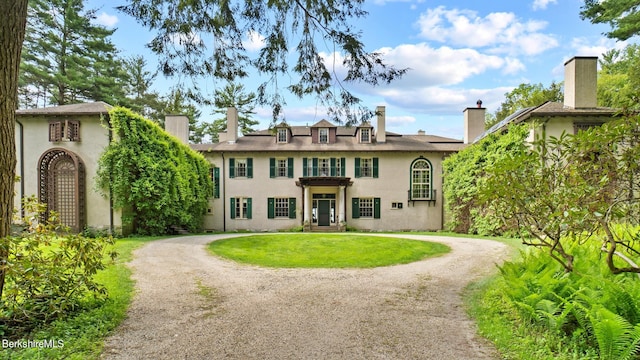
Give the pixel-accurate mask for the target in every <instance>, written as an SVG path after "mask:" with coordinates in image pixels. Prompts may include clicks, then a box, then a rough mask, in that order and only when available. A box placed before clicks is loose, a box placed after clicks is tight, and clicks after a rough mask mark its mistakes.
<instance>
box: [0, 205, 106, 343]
mask: <svg viewBox="0 0 640 360" xmlns="http://www.w3.org/2000/svg"><path fill="white" fill-rule="evenodd" d="M25 208H26V209H27V212H28V213H29V214H30V217H29V219H31V221H32V223H30V224H27V227H26V228H27V229H28V230H27V231H26V232H23V233H21V234H20V235H19V236H12V237H10V238H9V239H8V242H6V244H8V249H7V250H8V254H9V256H8V259H7V267H6V275H7V278H6V284H5V288H4V293H3V297H2V299H1V301H2V306H0V337H3V338H22V337H23V336H25V335H26V334H28V333H29V332H30V331H31V330H32V329H34V328H35V327H37V326H41V325H43V324H46V323H49V322H51V321H54V320H56V319H60V318H64V317H66V316H69V314H72V313H74V312H76V311H78V310H80V309H81V308H83V307H85V306H87V304H88V303H89V302H88V300H89V299H90V298H97V299H100V300H104V299H105V298H106V295H107V294H106V290H105V288H104V287H103V286H102V285H100V284H98V283H97V282H96V281H95V280H94V275H95V274H96V273H97V272H98V271H99V270H102V269H104V268H105V262H104V256H105V254H106V246H107V245H111V244H113V240H112V239H111V238H110V237H106V238H95V239H88V238H85V237H83V236H81V235H76V234H65V235H62V234H59V233H58V232H59V231H61V230H64V229H62V228H61V227H60V225H59V224H58V221H57V219H56V215H55V214H53V215H52V216H51V218H50V219H48V220H47V221H46V223H43V222H40V221H37V220H36V219H40V218H41V216H42V215H43V214H44V211H45V210H46V206H45V205H42V204H38V203H37V202H36V201H35V199H29V200H28V201H27V202H25ZM111 255H112V258H113V257H115V253H113V254H111Z"/></svg>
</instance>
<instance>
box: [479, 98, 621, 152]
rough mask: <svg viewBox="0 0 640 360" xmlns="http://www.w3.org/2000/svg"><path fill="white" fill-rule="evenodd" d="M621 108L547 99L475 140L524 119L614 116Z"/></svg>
mask: <svg viewBox="0 0 640 360" xmlns="http://www.w3.org/2000/svg"><path fill="white" fill-rule="evenodd" d="M618 112H619V110H617V109H614V108H608V107H596V108H580V109H576V108H572V107H569V106H565V105H564V104H563V103H561V102H554V101H547V102H544V103H542V104H541V105H538V106H532V107H528V108H524V109H520V110H518V111H516V112H514V113H513V114H511V115H509V116H508V117H507V118H505V119H504V120H502V121H500V122H499V123H497V124H495V125H493V126H492V127H491V128H489V130H487V131H485V132H484V133H482V134H481V135H480V136H478V137H477V138H476V139H475V140H474V142H476V141H478V140H480V139H482V138H484V137H486V136H487V135H489V134H493V133H494V132H497V131H501V130H503V129H504V128H506V127H507V126H508V125H510V124H519V123H522V122H524V121H527V120H529V119H532V118H539V117H550V116H554V117H561V116H572V117H584V116H596V117H599V116H602V117H612V116H614V115H616V114H617V113H618Z"/></svg>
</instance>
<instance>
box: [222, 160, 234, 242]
mask: <svg viewBox="0 0 640 360" xmlns="http://www.w3.org/2000/svg"><path fill="white" fill-rule="evenodd" d="M220 155H221V156H222V166H221V169H222V232H227V172H226V171H225V167H224V166H225V164H226V163H225V161H224V152H220ZM231 211H233V209H232V210H231Z"/></svg>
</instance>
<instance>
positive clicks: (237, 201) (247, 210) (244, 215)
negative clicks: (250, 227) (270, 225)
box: [231, 197, 251, 219]
mask: <svg viewBox="0 0 640 360" xmlns="http://www.w3.org/2000/svg"><path fill="white" fill-rule="evenodd" d="M231 205H232V209H231V211H232V213H231V215H232V216H231V217H232V218H233V219H251V199H250V198H245V197H236V198H231Z"/></svg>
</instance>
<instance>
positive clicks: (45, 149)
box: [14, 102, 122, 231]
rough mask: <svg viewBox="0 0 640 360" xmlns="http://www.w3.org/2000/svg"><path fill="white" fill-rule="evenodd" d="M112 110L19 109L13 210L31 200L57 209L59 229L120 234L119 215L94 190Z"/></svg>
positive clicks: (80, 107)
mask: <svg viewBox="0 0 640 360" xmlns="http://www.w3.org/2000/svg"><path fill="white" fill-rule="evenodd" d="M110 108H111V107H110V106H109V105H107V104H105V103H101V102H98V103H89V104H75V105H65V106H57V107H51V108H42V109H28V110H18V111H17V113H16V115H17V122H16V153H17V155H18V156H17V160H18V161H17V168H16V175H18V176H19V177H20V180H19V182H17V183H16V185H15V193H16V196H15V200H14V207H15V208H16V209H17V210H18V213H19V214H22V213H23V209H22V205H21V200H22V199H23V198H26V197H30V196H35V197H36V198H37V199H39V200H40V201H41V202H44V203H48V204H49V210H55V211H56V212H58V213H59V216H60V218H61V220H62V222H63V224H65V225H68V226H70V227H71V228H72V230H75V231H82V230H84V229H85V228H94V229H104V230H119V229H120V228H121V226H122V224H121V216H120V214H119V213H118V212H117V211H115V210H113V209H112V208H111V206H110V200H109V198H108V197H104V196H103V195H102V194H101V193H100V192H99V191H98V190H97V189H96V186H95V181H94V177H95V174H96V172H97V168H98V160H99V158H100V156H101V154H102V152H103V151H104V149H105V148H106V147H107V145H108V144H109V130H108V129H107V127H106V126H105V123H104V122H106V121H108V111H109V109H110Z"/></svg>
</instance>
